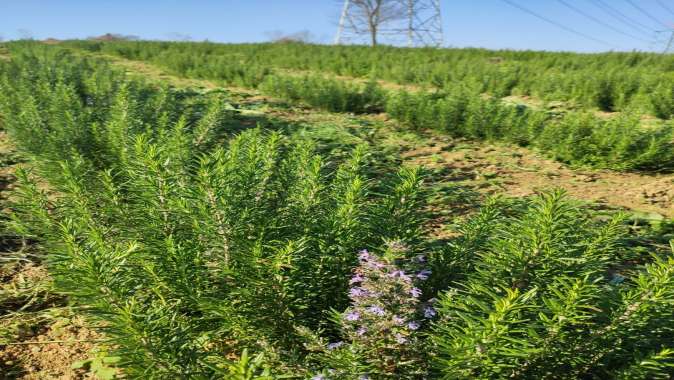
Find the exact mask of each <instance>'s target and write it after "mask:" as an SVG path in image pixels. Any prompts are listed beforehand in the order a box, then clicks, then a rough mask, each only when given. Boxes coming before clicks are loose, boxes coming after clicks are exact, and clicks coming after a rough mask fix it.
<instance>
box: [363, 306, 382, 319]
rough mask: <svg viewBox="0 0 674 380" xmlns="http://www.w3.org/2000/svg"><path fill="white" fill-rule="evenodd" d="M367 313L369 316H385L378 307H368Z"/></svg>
mask: <svg viewBox="0 0 674 380" xmlns="http://www.w3.org/2000/svg"><path fill="white" fill-rule="evenodd" d="M367 311H368V313H370V314H374V315H378V316H380V317H381V316H383V315H385V314H386V312H385V311H384V309H382V308H381V307H379V306H370V307H368V308H367Z"/></svg>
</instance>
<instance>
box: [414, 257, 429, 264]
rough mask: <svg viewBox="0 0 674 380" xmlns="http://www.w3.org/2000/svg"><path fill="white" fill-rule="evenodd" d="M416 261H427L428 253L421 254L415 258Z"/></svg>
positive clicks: (421, 262)
mask: <svg viewBox="0 0 674 380" xmlns="http://www.w3.org/2000/svg"><path fill="white" fill-rule="evenodd" d="M414 261H416V262H418V263H420V264H423V263H425V262H426V261H427V260H426V255H419V256H417V257H416V258H415V259H414Z"/></svg>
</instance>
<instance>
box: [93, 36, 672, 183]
mask: <svg viewBox="0 0 674 380" xmlns="http://www.w3.org/2000/svg"><path fill="white" fill-rule="evenodd" d="M87 44H88V43H85V46H89V45H87ZM206 45H208V46H211V45H213V46H212V48H213V49H214V51H219V50H218V49H219V46H220V45H214V44H206ZM93 46H99V45H93ZM100 46H102V47H106V46H108V45H107V44H102V45H100ZM110 46H111V47H110V48H111V49H112V48H114V47H115V46H117V45H115V44H112V45H110ZM121 46H133V47H134V49H136V50H134V52H135V53H134V54H132V55H130V58H135V59H150V60H151V61H152V60H153V59H152V56H153V54H154V53H157V52H156V51H155V50H156V49H158V48H157V46H161V47H163V48H165V49H166V50H165V51H163V53H161V54H162V57H164V58H167V59H166V60H164V59H163V58H162V63H161V65H164V66H166V65H170V62H171V60H170V59H168V58H169V57H168V55H170V54H173V53H174V51H173V49H172V48H171V46H172V45H171V44H164V43H161V44H160V43H152V42H133V43H122V44H121ZM143 49H146V50H143ZM354 49H355V48H354ZM120 54H121V53H120ZM419 54H421V53H419ZM148 57H149V58H148ZM214 57H215V60H214V61H212V62H209V61H208V59H211V56H209V55H207V56H205V57H204V60H202V61H200V62H203V64H200V65H199V66H198V68H199V69H198V70H199V71H200V72H201V73H202V74H203V75H206V76H207V77H208V78H209V79H221V80H224V81H225V82H227V83H232V84H240V85H245V86H252V87H256V88H258V89H260V90H261V91H263V92H265V93H267V94H269V95H272V96H275V97H279V98H282V99H286V100H288V101H291V102H300V103H304V104H308V105H310V106H312V107H318V108H322V109H326V110H329V111H335V112H355V113H367V112H379V111H382V110H386V111H387V113H388V114H389V115H390V116H392V117H394V118H396V119H398V120H400V121H402V122H403V123H405V124H407V125H409V126H411V127H413V128H416V129H425V128H433V129H437V130H440V131H442V132H444V133H449V134H451V135H452V136H455V137H466V138H471V139H486V140H499V141H508V142H512V143H516V144H519V145H523V146H532V147H535V148H538V149H540V150H541V151H543V152H545V153H546V154H548V155H550V156H551V157H553V158H555V159H557V160H559V161H561V162H565V163H568V164H572V165H581V166H589V167H594V168H609V169H614V170H651V171H652V170H671V169H672V168H674V130H673V129H672V125H671V123H669V122H664V123H658V124H657V126H654V127H648V128H646V127H642V126H641V120H640V118H639V113H638V112H634V111H630V112H624V113H622V114H621V115H619V116H617V117H611V118H606V117H602V116H600V115H594V114H593V113H591V112H567V113H564V114H563V115H556V114H554V113H549V112H546V111H543V110H534V109H532V108H526V107H524V106H513V105H511V104H508V103H505V102H502V101H501V100H500V99H499V98H498V97H493V96H484V95H483V94H482V93H481V91H477V90H476V89H475V87H474V86H472V85H471V84H470V83H462V84H460V85H459V84H454V85H452V86H451V87H447V88H446V90H445V91H441V92H437V91H436V92H430V91H413V92H410V91H406V90H398V91H387V90H384V89H383V88H382V87H381V85H379V84H378V83H377V82H376V81H372V80H370V81H367V82H357V81H356V82H353V81H342V80H339V79H336V78H331V77H325V76H321V75H312V74H305V75H292V74H288V73H274V72H272V71H264V70H263V71H264V75H261V74H260V73H261V69H260V66H259V63H258V64H257V66H256V65H252V66H248V65H247V64H245V63H236V62H235V63H232V64H231V65H229V64H228V63H227V62H225V61H224V60H225V58H222V57H219V56H214ZM181 67H182V66H180V67H172V69H174V70H177V71H178V72H179V73H183V75H188V76H189V75H191V74H190V72H184V70H182V68H181ZM206 67H210V68H213V69H214V68H217V67H227V69H225V70H222V71H219V73H221V74H223V75H224V76H218V74H214V73H218V71H217V70H216V71H211V70H210V69H209V70H206V69H205V68H206ZM233 68H236V69H233ZM204 70H206V71H204ZM265 70H266V69H265ZM233 72H235V73H236V75H234V76H232V75H231V73H233ZM209 75H215V76H209ZM251 78H254V79H251ZM673 88H674V87H673ZM659 99H660V103H658V104H664V103H666V102H667V97H664V96H663V97H661V98H659ZM662 108H663V109H664V108H667V105H666V104H665V105H662Z"/></svg>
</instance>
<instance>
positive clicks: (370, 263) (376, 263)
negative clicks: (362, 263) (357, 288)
mask: <svg viewBox="0 0 674 380" xmlns="http://www.w3.org/2000/svg"><path fill="white" fill-rule="evenodd" d="M367 266H368V267H370V268H372V269H382V268H384V267H385V266H386V265H384V264H382V263H380V262H379V261H377V260H372V261H368V263H367Z"/></svg>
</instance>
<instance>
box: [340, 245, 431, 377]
mask: <svg viewBox="0 0 674 380" xmlns="http://www.w3.org/2000/svg"><path fill="white" fill-rule="evenodd" d="M393 249H395V250H396V251H398V250H403V249H406V248H405V247H404V245H402V244H401V243H399V242H397V243H396V244H395V245H393V246H392V245H389V251H387V254H389V255H385V256H384V257H380V256H378V255H376V254H373V253H371V252H368V251H367V250H363V251H361V252H360V253H359V255H358V258H359V261H360V265H359V266H358V267H357V268H356V270H355V271H354V274H353V277H352V278H351V280H350V281H349V283H350V284H351V288H350V289H349V298H350V299H351V306H350V307H349V308H348V309H347V310H346V311H345V312H344V313H343V314H342V317H341V327H342V331H343V335H344V338H346V339H348V340H349V341H350V342H351V345H355V346H361V347H365V348H367V351H368V352H370V353H372V357H371V358H370V359H369V360H371V364H375V366H376V367H380V368H388V370H389V371H390V370H391V368H396V367H398V366H399V363H409V362H410V358H412V357H414V355H418V353H419V352H421V351H420V350H419V347H417V345H418V344H419V342H420V341H419V339H418V337H417V334H418V330H419V329H420V328H421V327H422V325H423V323H424V321H425V320H428V319H430V318H433V317H434V316H435V315H436V311H435V309H434V308H433V306H432V303H429V302H422V301H421V300H420V299H421V297H422V290H421V289H420V288H419V287H417V285H419V284H420V283H421V282H422V281H425V280H427V279H428V278H429V276H430V275H431V271H430V270H429V269H424V268H421V266H422V265H424V264H425V263H426V261H427V260H426V257H425V256H423V255H419V256H416V257H415V258H413V259H411V260H405V262H404V263H402V264H407V265H406V266H404V267H403V266H402V265H401V263H400V261H401V260H394V259H391V258H390V257H396V252H392V253H391V252H390V251H391V250H393ZM399 256H400V255H398V257H399ZM396 262H397V263H396ZM341 345H342V342H337V343H331V344H330V346H329V348H330V349H334V348H337V347H340V346H341ZM373 347H375V348H376V350H375V351H372V348H373Z"/></svg>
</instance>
